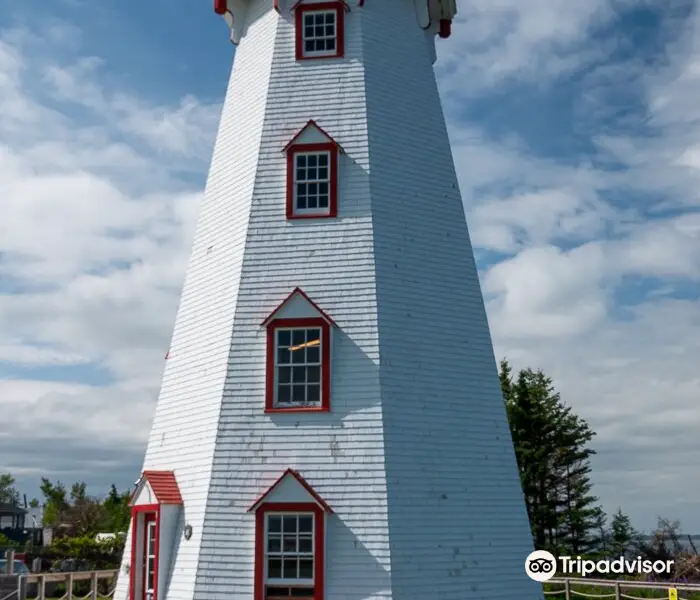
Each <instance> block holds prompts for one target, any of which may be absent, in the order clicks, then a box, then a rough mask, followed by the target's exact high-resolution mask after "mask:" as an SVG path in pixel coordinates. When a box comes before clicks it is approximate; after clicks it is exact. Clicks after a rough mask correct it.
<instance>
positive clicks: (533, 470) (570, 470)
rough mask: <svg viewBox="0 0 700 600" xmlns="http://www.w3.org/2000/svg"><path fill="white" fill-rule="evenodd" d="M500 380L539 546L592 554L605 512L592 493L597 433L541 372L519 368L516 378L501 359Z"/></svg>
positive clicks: (532, 524)
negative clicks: (592, 466)
mask: <svg viewBox="0 0 700 600" xmlns="http://www.w3.org/2000/svg"><path fill="white" fill-rule="evenodd" d="M500 379H501V390H502V392H503V397H504V401H505V403H506V408H507V411H508V420H509V423H510V428H511V435H512V437H513V443H514V446H515V452H516V457H517V460H518V467H519V470H520V477H521V482H522V487H523V493H524V495H525V502H526V506H527V510H528V515H529V517H530V523H531V527H532V533H533V539H534V543H535V547H536V548H538V549H549V550H552V551H554V552H555V553H559V554H561V553H562V552H570V553H575V554H581V553H589V552H590V551H592V550H594V549H596V548H597V547H598V545H599V543H600V539H599V536H598V528H599V520H600V514H601V513H602V510H601V509H600V508H599V507H598V506H597V505H596V503H597V501H598V500H597V498H596V497H595V496H594V495H592V493H591V490H592V484H591V482H590V471H591V469H590V457H591V456H592V455H593V454H594V451H593V450H592V449H591V448H589V447H588V443H589V442H590V441H591V439H592V438H593V435H594V433H593V432H592V431H591V429H590V427H589V426H588V424H587V423H586V422H585V421H584V420H583V419H581V418H579V417H578V416H576V415H575V414H574V413H573V412H572V410H571V408H570V407H567V406H565V405H564V403H563V402H562V401H561V398H560V396H559V394H558V393H557V392H556V391H555V389H554V386H553V385H552V380H551V379H550V378H549V377H547V376H546V375H545V374H544V373H543V372H542V371H537V372H535V371H532V370H531V369H524V370H521V371H520V372H519V373H518V377H517V381H514V379H513V374H512V369H511V367H510V365H509V364H508V362H507V361H506V360H503V361H501V372H500Z"/></svg>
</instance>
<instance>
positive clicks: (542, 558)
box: [525, 550, 557, 581]
mask: <svg viewBox="0 0 700 600" xmlns="http://www.w3.org/2000/svg"><path fill="white" fill-rule="evenodd" d="M525 572H526V573H527V574H528V576H529V577H530V579H534V580H535V581H549V580H550V579H551V578H552V577H554V574H555V573H556V572H557V559H556V558H554V555H553V554H550V553H549V552H547V551H546V550H535V551H534V552H531V553H530V556H528V557H527V558H526V559H525Z"/></svg>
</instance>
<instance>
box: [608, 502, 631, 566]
mask: <svg viewBox="0 0 700 600" xmlns="http://www.w3.org/2000/svg"><path fill="white" fill-rule="evenodd" d="M637 537H638V535H637V532H636V531H635V530H634V529H633V528H632V522H631V521H630V518H629V517H628V516H627V515H626V514H624V513H623V512H622V509H621V508H618V509H617V512H616V513H615V514H614V515H613V519H612V523H611V525H610V538H611V546H612V547H611V550H612V553H613V555H614V556H626V555H627V554H628V553H630V552H631V551H632V550H633V548H634V543H635V541H636V539H637Z"/></svg>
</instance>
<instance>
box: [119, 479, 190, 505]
mask: <svg viewBox="0 0 700 600" xmlns="http://www.w3.org/2000/svg"><path fill="white" fill-rule="evenodd" d="M146 484H148V485H149V486H150V488H151V490H152V491H153V495H154V496H155V497H156V500H158V503H159V504H183V501H182V495H181V494H180V486H178V484H177V480H176V479H175V473H174V472H173V471H144V472H143V475H141V479H139V482H138V484H137V485H136V489H135V490H134V493H133V494H132V495H131V502H133V501H134V500H135V499H136V498H137V497H138V495H139V494H140V493H141V490H142V489H143V488H144V486H145V485H146Z"/></svg>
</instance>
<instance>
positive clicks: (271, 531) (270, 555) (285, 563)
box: [265, 512, 314, 598]
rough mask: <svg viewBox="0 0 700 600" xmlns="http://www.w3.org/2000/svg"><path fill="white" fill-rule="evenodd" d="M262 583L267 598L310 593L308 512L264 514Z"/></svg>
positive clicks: (311, 541)
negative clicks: (265, 588) (263, 579)
mask: <svg viewBox="0 0 700 600" xmlns="http://www.w3.org/2000/svg"><path fill="white" fill-rule="evenodd" d="M265 583H266V586H267V597H268V598H269V597H270V596H274V597H277V596H279V597H286V596H292V597H297V596H298V595H299V593H302V595H304V594H303V591H305V592H307V593H309V595H313V586H314V515H313V514H312V513H298V514H295V513H274V512H270V513H266V514H265Z"/></svg>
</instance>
